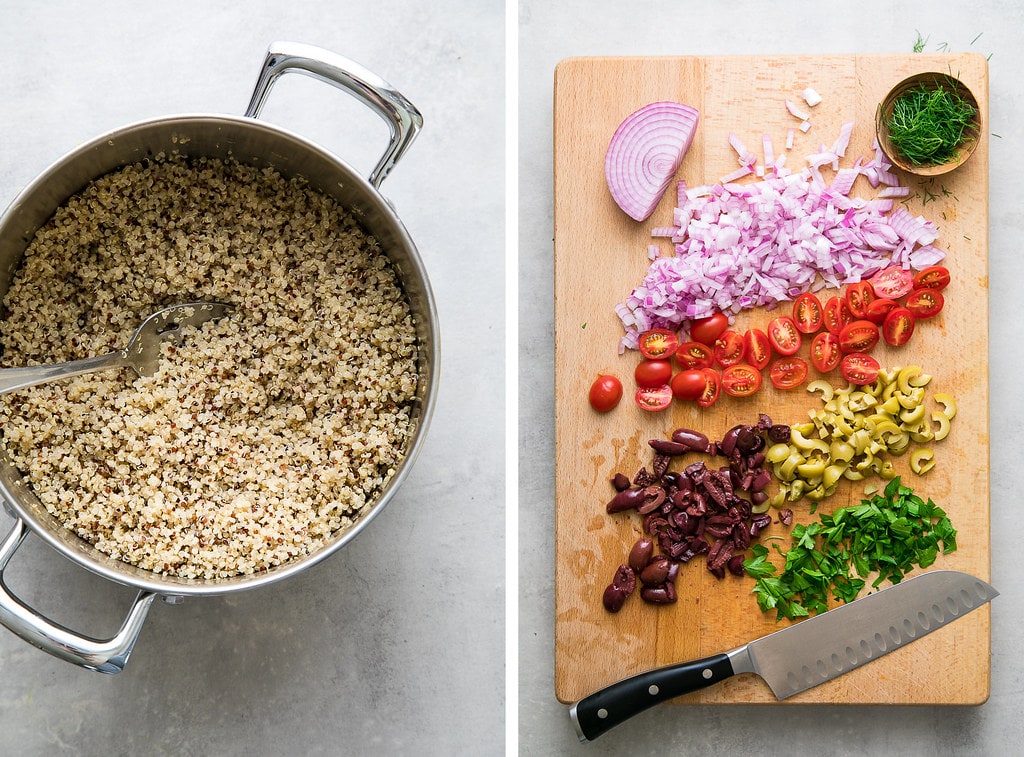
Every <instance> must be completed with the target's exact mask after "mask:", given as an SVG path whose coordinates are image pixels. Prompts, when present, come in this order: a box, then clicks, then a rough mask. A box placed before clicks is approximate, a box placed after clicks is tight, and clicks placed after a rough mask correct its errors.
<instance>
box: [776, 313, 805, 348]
mask: <svg viewBox="0 0 1024 757" xmlns="http://www.w3.org/2000/svg"><path fill="white" fill-rule="evenodd" d="M768 341H769V342H771V344H772V348H773V349H774V350H775V351H776V352H778V353H779V354H780V355H793V354H795V353H796V352H797V350H799V349H800V342H801V337H800V331H799V329H797V327H796V324H795V323H793V319H792V318H790V317H789V316H788V315H780V316H779V317H778V318H776V319H775V320H774V321H772V322H771V323H769V324H768Z"/></svg>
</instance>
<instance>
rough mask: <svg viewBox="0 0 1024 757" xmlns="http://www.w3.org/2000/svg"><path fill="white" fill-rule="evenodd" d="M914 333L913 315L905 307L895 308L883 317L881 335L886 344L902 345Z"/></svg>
mask: <svg viewBox="0 0 1024 757" xmlns="http://www.w3.org/2000/svg"><path fill="white" fill-rule="evenodd" d="M913 335H914V315H913V313H911V312H910V311H909V310H907V309H906V308H896V309H895V310H893V311H892V312H891V313H889V315H887V316H886V317H885V322H884V323H883V324H882V337H883V338H884V339H885V342H886V344H891V345H892V346H893V347H902V346H903V345H904V344H906V343H907V342H909V341H910V337H912V336H913Z"/></svg>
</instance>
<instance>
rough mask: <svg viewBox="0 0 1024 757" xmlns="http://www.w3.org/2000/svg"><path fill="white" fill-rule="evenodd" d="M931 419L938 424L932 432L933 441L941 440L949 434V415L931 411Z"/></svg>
mask: <svg viewBox="0 0 1024 757" xmlns="http://www.w3.org/2000/svg"><path fill="white" fill-rule="evenodd" d="M932 420H933V421H935V423H938V424H939V427H938V428H937V429H935V430H934V431H933V432H932V438H933V439H934V440H935V441H937V442H938V441H942V440H943V439H945V438H946V437H947V436H949V416H948V415H946V414H945V413H939V412H935V413H932Z"/></svg>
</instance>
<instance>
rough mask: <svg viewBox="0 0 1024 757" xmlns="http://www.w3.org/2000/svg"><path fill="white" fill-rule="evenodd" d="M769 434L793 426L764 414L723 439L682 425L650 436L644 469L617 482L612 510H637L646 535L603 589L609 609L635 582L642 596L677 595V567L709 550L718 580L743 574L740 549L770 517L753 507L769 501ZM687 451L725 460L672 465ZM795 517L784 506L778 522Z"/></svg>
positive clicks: (665, 599)
mask: <svg viewBox="0 0 1024 757" xmlns="http://www.w3.org/2000/svg"><path fill="white" fill-rule="evenodd" d="M766 437H767V439H768V440H771V441H772V442H773V443H775V441H776V440H778V439H783V438H784V439H785V440H788V439H789V438H790V429H789V427H787V426H778V425H774V424H773V423H772V421H771V418H769V417H768V416H767V415H765V414H761V415H760V416H759V418H758V421H757V423H756V424H737V425H736V426H733V427H732V428H731V429H729V431H728V432H726V434H725V435H724V436H723V438H722V440H721V441H719V442H711V441H709V440H708V438H707V437H706V436H705V435H704V434H702V433H700V432H697V431H693V430H690V429H685V428H681V429H677V430H676V431H674V432H673V434H672V439H671V440H670V441H669V440H662V439H651V440H649V446H650V447H651V449H652V450H653V452H654V458H653V462H652V463H651V469H650V470H648V469H647V468H641V469H640V470H639V471H638V472H637V473H636V475H635V476H634V477H633V481H632V482H630V481H629V479H628V478H627V477H626V476H624V475H623V476H621V478H620V477H619V476H616V477H615V478H614V479H613V481H612V483H613V485H614V486H615V488H616V490H617V494H616V496H615V498H613V499H612V501H611V502H609V504H608V506H607V509H608V512H622V511H626V510H637V511H638V513H639V514H640V515H642V516H643V528H644V532H645V536H644V537H642V538H641V539H639V540H637V542H636V543H635V544H634V545H633V549H632V550H631V551H630V554H629V558H628V565H625V566H622V567H621V568H620V571H621V570H622V568H625V569H626V570H627V571H628V574H626V575H624V576H622V577H620V576H619V574H618V573H617V574H616V580H615V581H613V582H612V585H611V586H609V587H608V589H606V597H605V605H606V607H609V609H610V610H611V611H612V612H616V611H617V609H618V608H621V606H622V603H623V602H625V598H626V597H627V596H629V593H632V592H633V590H634V588H635V584H636V582H637V581H639V582H640V584H641V589H640V594H641V596H642V597H643V599H644V600H646V601H648V602H652V603H654V604H668V603H671V602H674V601H676V593H675V585H674V583H675V581H676V579H677V576H678V573H679V569H680V566H681V565H683V564H684V563H686V562H689V561H690V560H692V559H693V558H694V557H696V556H697V555H705V560H704V562H705V565H706V568H707V570H708V571H710V572H711V573H712V574H713V575H715V576H716V577H718V578H724V577H725V575H726V573H730V574H733V575H736V576H741V575H744V574H745V569H744V567H743V560H744V555H743V554H742V553H743V552H744V551H745V550H747V549H748V548H749V547H750V544H751V543H752V542H753V541H754V540H756V539H758V538H759V537H760V535H761V534H762V532H763V531H764V530H765V529H766V528H768V527H769V526H770V525H771V523H772V516H771V515H769V514H768V513H765V512H759V513H755V512H754V510H761V509H763V507H764V505H765V503H766V502H767V501H768V498H769V496H768V493H767V489H768V487H769V486H770V485H771V481H772V475H771V472H770V470H769V469H768V468H766V467H765V449H766V447H767V444H766ZM690 452H700V453H704V454H711V455H717V456H719V457H721V458H724V460H725V464H724V465H722V466H721V467H717V468H716V467H709V465H708V464H707V461H705V460H695V461H693V462H691V463H689V464H688V465H686V466H685V467H684V468H683V469H682V470H680V471H671V470H669V464H670V462H671V461H673V460H677V459H679V458H680V457H681V456H683V455H685V454H688V453H690ZM619 487H623V488H621V489H620V488H619ZM792 519H793V514H792V511H790V510H782V511H780V512H779V520H780V522H781V523H784V524H786V525H789V524H791V523H792ZM656 550H657V551H660V554H656ZM629 579H632V584H630V585H629V586H628V592H627V591H626V589H627V585H626V584H628V583H629ZM611 608H616V609H611Z"/></svg>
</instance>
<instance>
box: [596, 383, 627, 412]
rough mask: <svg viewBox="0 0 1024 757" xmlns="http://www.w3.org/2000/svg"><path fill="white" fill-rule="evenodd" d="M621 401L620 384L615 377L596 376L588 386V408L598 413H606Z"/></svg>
mask: <svg viewBox="0 0 1024 757" xmlns="http://www.w3.org/2000/svg"><path fill="white" fill-rule="evenodd" d="M621 399H622V382H621V381H619V380H618V379H617V378H615V376H607V375H601V376H598V377H597V378H596V379H595V380H594V383H593V384H591V385H590V406H591V407H592V408H594V409H595V410H596V411H597V412H599V413H607V412H608V411H609V410H611V409H612V408H614V407H615V406H616V405H618V404H619V400H621Z"/></svg>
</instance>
